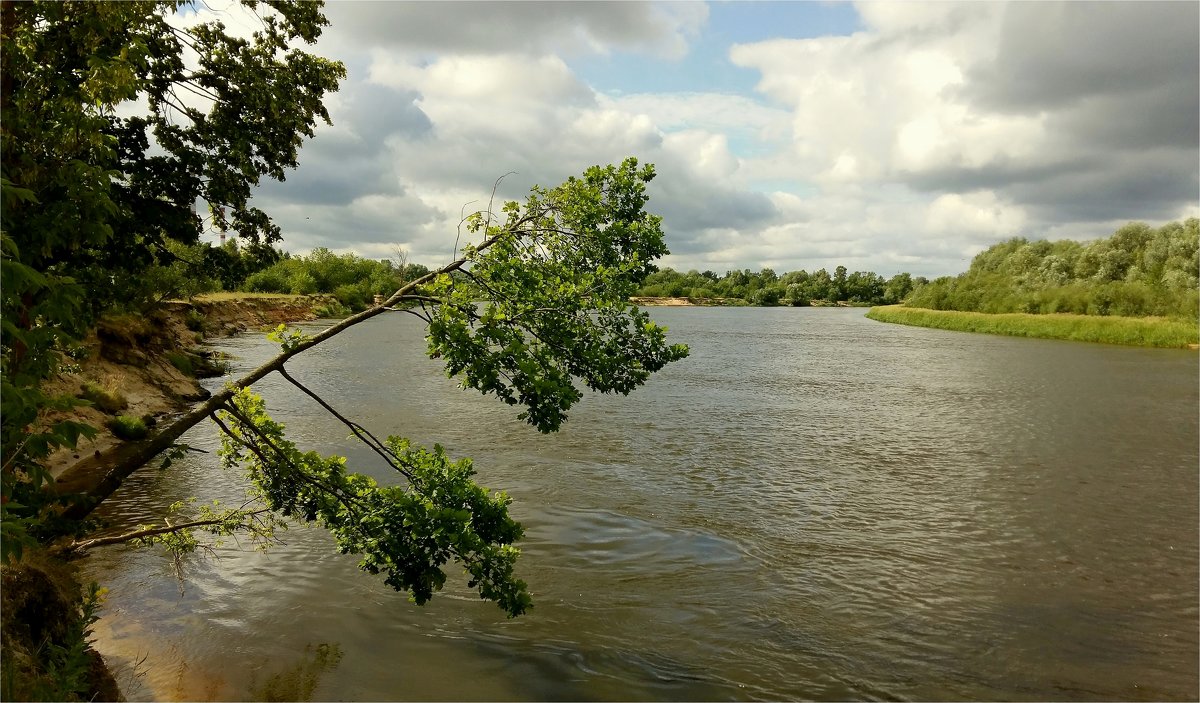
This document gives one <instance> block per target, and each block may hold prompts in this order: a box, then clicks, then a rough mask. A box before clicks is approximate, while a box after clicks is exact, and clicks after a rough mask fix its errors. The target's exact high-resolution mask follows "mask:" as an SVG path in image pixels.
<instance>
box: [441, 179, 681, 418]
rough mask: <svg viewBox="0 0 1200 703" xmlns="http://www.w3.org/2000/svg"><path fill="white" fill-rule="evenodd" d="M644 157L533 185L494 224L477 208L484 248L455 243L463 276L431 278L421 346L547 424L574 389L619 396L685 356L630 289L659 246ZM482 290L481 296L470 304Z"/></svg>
mask: <svg viewBox="0 0 1200 703" xmlns="http://www.w3.org/2000/svg"><path fill="white" fill-rule="evenodd" d="M653 177H654V169H653V167H652V166H649V165H647V166H644V167H642V168H640V169H639V168H638V162H637V159H633V158H630V159H627V160H626V161H625V162H624V163H622V164H621V166H620V167H616V166H608V167H605V168H601V167H598V166H596V167H592V168H590V169H588V171H587V172H586V173H585V174H584V176H583V178H581V179H577V178H571V179H570V180H568V181H567V182H566V183H564V184H562V185H560V186H558V187H557V188H553V189H551V190H546V189H543V188H536V187H535V188H534V189H533V192H532V194H531V195H530V196H529V198H528V200H527V201H526V203H525V206H524V207H523V208H522V207H520V206H519V205H518V204H517V203H515V202H510V203H508V204H507V205H505V206H504V210H503V214H504V218H505V220H504V222H503V224H490V223H489V221H488V219H489V218H488V217H486V216H485V215H483V214H477V215H475V216H473V218H471V219H470V221H469V225H470V228H471V231H472V232H475V233H479V232H482V233H483V234H484V235H485V239H484V242H485V245H486V246H480V247H478V248H475V247H468V248H467V249H466V250H465V251H464V258H465V259H466V261H467V263H466V265H465V266H464V267H463V270H464V271H465V272H466V277H467V279H468V280H469V281H470V282H471V283H472V284H473V285H471V286H463V285H461V284H460V283H459V281H456V280H455V279H453V278H451V277H450V276H441V277H439V278H438V279H437V280H435V281H434V282H433V283H432V285H431V286H430V287H429V292H430V295H431V296H432V297H434V298H437V299H439V301H440V305H438V307H437V308H436V311H435V312H433V314H432V316H431V321H430V325H429V336H428V342H429V354H430V356H432V357H441V358H444V359H445V362H446V371H447V373H448V374H449V375H451V376H461V378H462V384H463V386H464V387H468V388H475V389H477V390H479V391H480V392H482V393H485V394H486V393H493V394H495V395H496V396H497V397H499V398H501V399H502V400H503V401H504V402H506V403H508V404H510V405H516V404H521V405H523V406H524V410H523V412H522V413H521V414H520V415H519V417H520V419H523V420H526V421H527V422H529V424H531V425H533V426H535V427H537V428H538V430H540V431H542V432H551V431H554V430H557V429H558V428H559V426H560V425H561V424H562V422H563V421H564V420H565V419H566V417H567V415H566V413H567V410H568V409H570V407H571V406H572V405H573V404H574V403H575V402H576V401H577V400H579V399H580V397H582V394H581V392H580V390H579V389H578V388H576V386H575V380H576V379H578V380H579V381H581V382H582V383H583V385H585V386H587V387H588V388H591V389H592V390H595V391H599V392H602V393H614V392H616V393H622V394H628V393H629V392H630V391H631V390H633V389H634V388H636V387H637V386H639V385H641V384H642V383H644V382H645V381H646V379H647V378H648V377H649V376H650V374H651V373H653V372H655V371H658V370H659V369H661V368H662V367H663V366H665V365H666V364H668V363H670V362H672V361H677V360H679V359H682V358H684V357H685V356H687V347H685V346H683V345H680V344H674V345H672V344H668V343H667V341H666V336H665V332H666V330H665V328H663V327H660V326H658V325H656V324H654V323H653V322H651V321H650V318H649V316H648V315H647V314H646V313H644V312H641V311H640V310H638V309H637V308H636V307H633V306H631V305H630V304H629V302H628V299H629V296H631V295H633V294H634V292H635V291H636V290H637V288H638V286H639V285H640V284H641V281H642V280H643V279H644V278H645V277H646V276H647V275H648V274H650V273H652V272H653V271H655V270H656V269H655V267H654V265H653V262H654V261H655V260H656V259H658V258H659V257H661V256H662V255H663V254H665V253H667V248H666V246H665V245H664V244H663V235H662V229H661V226H660V225H661V218H659V217H657V216H654V215H650V214H648V213H647V212H646V211H645V210H644V209H643V206H644V205H645V202H646V199H647V198H646V194H645V184H646V183H647V182H649V181H650V179H652V178H653ZM480 298H482V299H483V300H482V302H478V301H479V299H480Z"/></svg>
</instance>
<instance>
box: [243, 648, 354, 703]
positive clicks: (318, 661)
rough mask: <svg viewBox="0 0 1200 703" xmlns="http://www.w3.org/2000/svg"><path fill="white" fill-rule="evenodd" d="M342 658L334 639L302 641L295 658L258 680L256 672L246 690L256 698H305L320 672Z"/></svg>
mask: <svg viewBox="0 0 1200 703" xmlns="http://www.w3.org/2000/svg"><path fill="white" fill-rule="evenodd" d="M341 661H342V648H341V646H340V645H338V644H337V643H334V644H328V643H325V642H322V643H320V644H318V645H317V646H316V647H314V646H313V645H311V644H306V645H304V653H303V654H302V655H300V659H299V661H297V662H296V663H295V664H292V665H290V666H285V667H284V668H282V669H281V670H279V671H277V672H276V673H274V674H271V675H270V676H268V677H267V679H266V681H264V682H263V683H262V684H259V683H258V682H257V675H255V676H254V677H253V678H252V679H251V681H250V693H251V695H252V696H253V699H254V700H260V701H309V700H312V696H313V692H314V691H315V690H316V688H317V684H319V683H320V681H321V676H322V675H324V674H325V673H326V672H328V671H332V670H333V669H336V668H337V666H338V664H340V663H341Z"/></svg>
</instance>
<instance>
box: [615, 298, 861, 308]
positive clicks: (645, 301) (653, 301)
mask: <svg viewBox="0 0 1200 703" xmlns="http://www.w3.org/2000/svg"><path fill="white" fill-rule="evenodd" d="M629 302H631V303H633V304H634V305H641V306H645V307H654V306H665V307H710V308H711V307H756V306H754V305H753V304H752V303H749V302H747V301H745V300H743V299H741V298H671V297H651V296H634V297H632V298H630V299H629ZM786 302H787V301H786V300H785V301H784V303H785V304H782V305H774V306H770V307H792V306H790V305H787V304H786ZM795 307H812V308H853V307H867V305H866V304H858V303H850V302H847V301H845V300H840V301H837V302H833V301H831V300H813V301H810V302H809V304H808V305H803V306H795Z"/></svg>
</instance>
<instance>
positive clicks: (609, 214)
mask: <svg viewBox="0 0 1200 703" xmlns="http://www.w3.org/2000/svg"><path fill="white" fill-rule="evenodd" d="M653 175H654V172H653V169H652V168H651V167H649V166H646V167H643V168H638V164H637V161H636V160H635V159H627V160H626V161H625V162H624V163H623V164H621V166H620V167H617V166H608V167H606V168H600V167H593V168H591V169H588V171H587V172H586V173H585V174H584V176H583V178H580V179H576V178H572V179H569V180H568V181H567V182H566V183H564V184H562V185H561V186H558V187H557V188H553V189H544V188H537V187H535V188H534V189H533V192H532V194H531V195H530V196H529V198H528V199H527V200H526V202H525V204H524V205H523V206H522V205H521V204H518V203H516V202H510V203H507V204H505V205H504V207H503V209H502V212H503V213H504V219H503V220H502V221H496V222H493V216H492V215H491V214H489V213H480V214H478V215H476V216H472V217H471V218H469V227H470V229H471V231H472V232H473V233H476V234H478V235H480V236H482V241H480V242H479V243H478V244H474V245H468V246H466V247H465V248H464V253H463V258H462V259H460V260H458V261H456V262H454V263H452V264H449V265H447V266H445V267H443V268H442V269H440V270H439V271H437V272H436V273H431V274H429V275H427V276H425V277H423V278H421V279H418V280H417V281H413V282H410V283H408V284H406V285H405V286H404V287H403V288H401V289H400V290H398V291H396V292H395V293H394V294H393V295H392V296H390V297H389V299H388V300H387V306H386V307H385V306H376V307H372V308H370V309H368V310H365V311H363V312H361V313H358V314H356V315H354V316H352V317H350V318H347V319H346V320H343V321H342V322H340V323H338V324H337V325H334V326H332V327H329V328H327V329H325V330H323V331H321V332H319V333H318V334H316V335H315V336H313V337H307V336H305V335H303V334H301V333H300V332H299V331H298V330H293V329H289V328H288V327H287V326H286V325H280V327H279V328H278V329H276V330H275V332H273V333H272V335H271V338H272V339H273V340H274V341H276V342H278V343H279V344H280V347H281V354H280V355H279V356H277V357H276V358H275V359H274V360H272V361H271V362H268V363H267V364H265V365H263V366H262V367H260V368H259V369H257V370H255V371H254V372H251V374H249V375H248V376H246V377H245V378H243V379H241V380H239V381H238V382H237V383H236V384H234V385H233V386H231V387H230V388H229V389H228V390H227V391H223V392H221V393H218V394H215V395H214V396H213V398H211V399H210V400H209V401H208V403H207V404H206V406H205V408H204V409H205V410H207V409H208V408H212V409H214V410H216V409H219V410H220V412H219V413H217V415H216V416H215V419H216V421H217V424H218V426H219V427H220V428H221V430H222V432H223V433H224V435H225V439H224V443H223V450H222V456H223V458H224V461H225V462H226V465H227V466H233V465H238V466H241V467H242V468H243V469H244V470H245V471H246V473H247V475H248V476H249V478H250V480H251V482H252V483H253V485H254V486H256V487H257V490H258V492H259V493H258V496H257V497H258V498H259V499H261V500H262V501H263V503H264V504H265V505H266V506H267V507H269V508H271V509H272V510H276V511H278V512H280V513H281V514H283V515H285V516H288V517H292V518H296V519H302V520H306V521H312V522H317V523H320V524H321V525H323V526H324V527H326V528H327V529H329V531H330V532H331V533H332V534H333V535H334V537H335V538H336V539H337V541H338V545H339V547H340V548H341V549H342V550H343V551H344V552H348V553H354V554H359V555H361V557H362V558H361V560H360V562H359V565H360V567H361V568H363V569H364V570H366V571H368V572H370V573H373V574H382V575H384V581H385V582H386V583H388V584H389V585H391V586H392V587H393V588H396V589H397V590H407V591H408V592H409V593H410V594H411V596H412V598H413V600H414V601H416V602H417V603H424V602H425V601H427V600H428V599H429V598H430V597H432V595H433V593H435V592H436V591H437V590H440V589H441V588H442V586H443V584H444V583H445V580H446V574H445V571H444V567H445V565H446V564H447V563H448V562H449V561H450V560H454V561H457V562H459V563H460V564H461V565H462V566H463V567H464V568H465V569H466V571H467V574H468V586H470V587H472V588H475V589H477V590H478V592H479V595H480V597H481V598H485V599H488V600H492V601H495V602H496V603H497V604H498V605H499V606H500V607H501V608H503V609H504V610H505V612H507V613H508V614H509V615H510V616H515V615H519V614H521V613H523V612H525V610H527V609H528V608H529V607H530V598H529V594H528V591H527V588H526V585H525V583H524V582H523V581H521V580H520V579H519V578H517V577H516V575H515V572H514V567H515V563H516V559H517V556H518V554H519V551H518V550H517V548H516V547H515V546H513V543H514V542H515V541H516V540H518V539H519V538H520V537H521V533H522V528H521V526H520V525H519V524H517V523H516V522H514V521H513V520H512V519H511V518H510V517H509V516H508V511H507V506H508V504H509V499H508V498H507V496H505V495H504V494H496V495H492V496H489V494H488V492H487V491H486V490H485V489H483V488H481V487H479V486H478V485H476V484H475V482H474V481H473V480H472V476H473V475H474V469H473V467H472V464H471V462H470V460H467V459H462V460H458V461H451V460H450V459H449V458H448V457H447V456H446V454H445V452H444V451H443V450H442V449H441V448H440V447H437V446H435V447H434V448H433V450H432V451H429V450H426V449H422V448H417V447H413V446H412V445H410V444H409V442H408V441H407V440H404V439H402V438H399V437H389V438H388V439H387V440H386V441H379V440H377V439H376V438H375V437H374V435H372V434H371V433H370V432H368V431H366V430H365V428H363V427H361V426H359V425H358V424H357V423H355V422H353V421H352V420H349V419H348V418H345V417H343V416H342V415H341V414H340V413H338V412H337V411H336V410H334V409H333V407H332V406H331V405H329V404H328V403H327V402H326V401H325V400H323V399H322V398H320V396H318V395H316V394H315V393H313V392H312V391H310V390H309V389H308V388H306V387H305V386H303V385H302V384H301V383H299V382H298V381H297V380H296V379H294V378H293V377H292V376H291V375H290V374H289V373H288V372H287V371H286V370H285V368H284V365H285V364H286V362H287V361H288V359H290V358H291V357H292V356H294V355H295V354H298V353H301V352H303V351H304V350H306V349H308V348H309V347H311V346H313V345H315V344H319V343H320V342H321V341H323V340H325V339H328V338H329V337H332V336H334V335H336V334H339V333H340V332H341V331H342V330H344V329H346V328H347V327H349V326H350V325H353V324H357V323H358V322H361V321H363V320H366V319H369V318H370V317H372V316H374V315H377V314H381V313H383V312H384V311H385V310H387V309H399V310H403V311H405V312H408V313H410V314H413V315H416V316H417V317H420V318H421V319H423V320H425V321H426V322H427V323H428V325H429V334H428V336H427V341H428V345H429V346H428V349H429V354H430V356H431V357H434V358H441V359H443V360H444V361H445V364H446V371H447V373H448V374H449V375H451V376H458V377H460V378H461V379H462V385H463V386H464V387H471V388H475V389H477V390H479V391H481V392H483V393H485V394H494V395H496V396H497V397H499V398H501V399H502V400H503V401H504V402H506V403H508V404H510V405H518V404H519V405H522V406H523V408H522V412H521V413H520V415H518V417H519V418H521V419H525V420H526V421H528V422H529V423H530V424H532V425H534V426H535V427H536V428H537V429H539V430H540V431H542V432H550V431H553V430H556V429H558V427H559V426H560V425H561V423H562V422H563V421H564V420H566V417H567V415H566V412H567V410H569V409H570V407H571V406H572V405H573V404H574V403H575V402H576V401H577V400H579V398H580V397H581V396H582V393H581V392H580V391H579V389H577V388H576V387H575V385H574V384H575V381H576V380H578V381H580V382H582V384H583V385H585V386H587V387H588V388H591V389H592V390H595V391H599V392H603V393H613V392H617V393H629V392H630V391H631V390H633V389H634V388H635V387H637V386H638V385H641V384H642V383H644V382H645V381H646V380H647V378H648V377H649V375H650V374H651V373H653V372H654V371H657V370H658V369H660V368H662V367H663V366H664V365H665V364H667V363H669V362H671V361H675V360H678V359H682V358H683V357H684V356H686V355H687V349H686V347H683V346H682V345H671V344H668V343H667V342H666V339H665V332H666V330H665V329H664V328H662V327H659V326H657V325H655V324H654V323H652V322H651V321H650V320H649V317H648V316H647V315H646V314H645V313H643V312H641V311H639V310H637V308H634V307H632V306H630V305H629V303H628V298H629V295H630V294H631V293H632V292H633V291H635V290H636V289H637V286H638V285H639V284H640V283H641V281H642V280H643V279H644V278H645V277H646V276H647V275H648V274H649V273H651V272H652V271H653V270H654V265H653V261H654V260H655V259H656V258H658V257H659V256H662V255H663V254H665V253H666V247H665V246H664V245H663V241H662V231H661V229H660V220H659V218H658V217H656V216H653V215H650V214H648V213H646V212H645V210H644V209H643V206H644V204H645V202H646V196H645V184H646V182H648V181H649V180H650V179H651V178H652V177H653ZM454 273H458V274H459V275H452V274H454ZM480 296H483V297H484V300H482V301H480V300H479V297H480ZM393 306H396V307H393ZM271 372H278V373H279V374H280V375H282V376H283V377H284V379H285V380H287V381H289V382H290V383H292V384H294V385H296V386H297V387H298V388H300V389H301V390H302V391H303V392H304V393H306V394H307V395H308V396H309V397H311V398H312V399H313V400H315V401H316V402H317V403H319V404H320V405H321V406H322V407H324V408H325V409H326V410H327V411H328V412H330V413H331V414H333V415H334V416H335V417H337V418H338V419H339V420H341V421H342V422H343V423H344V424H346V425H347V426H348V427H349V428H350V430H351V431H352V433H353V434H354V435H355V436H356V437H358V438H359V439H361V440H362V441H363V442H365V443H366V444H367V445H368V447H370V448H371V449H372V450H373V451H375V453H376V454H377V455H378V456H380V457H381V458H383V460H384V461H385V462H386V463H387V464H388V465H389V466H391V467H392V468H393V469H394V470H395V471H396V472H397V475H398V478H400V479H402V480H403V483H402V485H398V486H381V485H379V484H377V483H376V482H375V481H374V480H373V479H371V478H369V477H367V476H363V475H360V474H354V473H349V472H348V471H347V470H346V468H345V461H346V460H345V459H344V458H342V457H336V456H335V457H322V456H320V455H318V454H316V453H313V452H301V451H300V450H299V449H298V448H296V447H295V445H293V444H292V443H291V442H289V441H288V440H286V439H285V437H284V435H283V428H282V426H281V425H279V424H278V423H276V422H274V421H273V420H271V418H270V417H268V416H267V414H266V412H265V411H264V409H263V403H262V400H261V399H259V398H258V397H257V396H254V395H253V394H251V393H250V392H249V391H246V390H244V388H245V387H246V386H247V385H249V384H250V383H252V382H253V381H254V380H256V379H258V378H261V377H263V376H265V375H266V374H268V373H271ZM239 389H241V390H239Z"/></svg>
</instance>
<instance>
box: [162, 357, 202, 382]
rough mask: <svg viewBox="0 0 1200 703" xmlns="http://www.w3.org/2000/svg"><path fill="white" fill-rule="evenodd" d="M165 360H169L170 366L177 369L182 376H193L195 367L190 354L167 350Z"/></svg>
mask: <svg viewBox="0 0 1200 703" xmlns="http://www.w3.org/2000/svg"><path fill="white" fill-rule="evenodd" d="M166 357H167V361H169V362H171V366H174V367H175V368H177V369H179V371H180V373H182V374H183V375H184V376H191V377H193V378H195V376H196V369H195V365H194V364H193V359H192V356H191V355H190V354H187V353H184V352H181V351H169V352H167V353H166Z"/></svg>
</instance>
